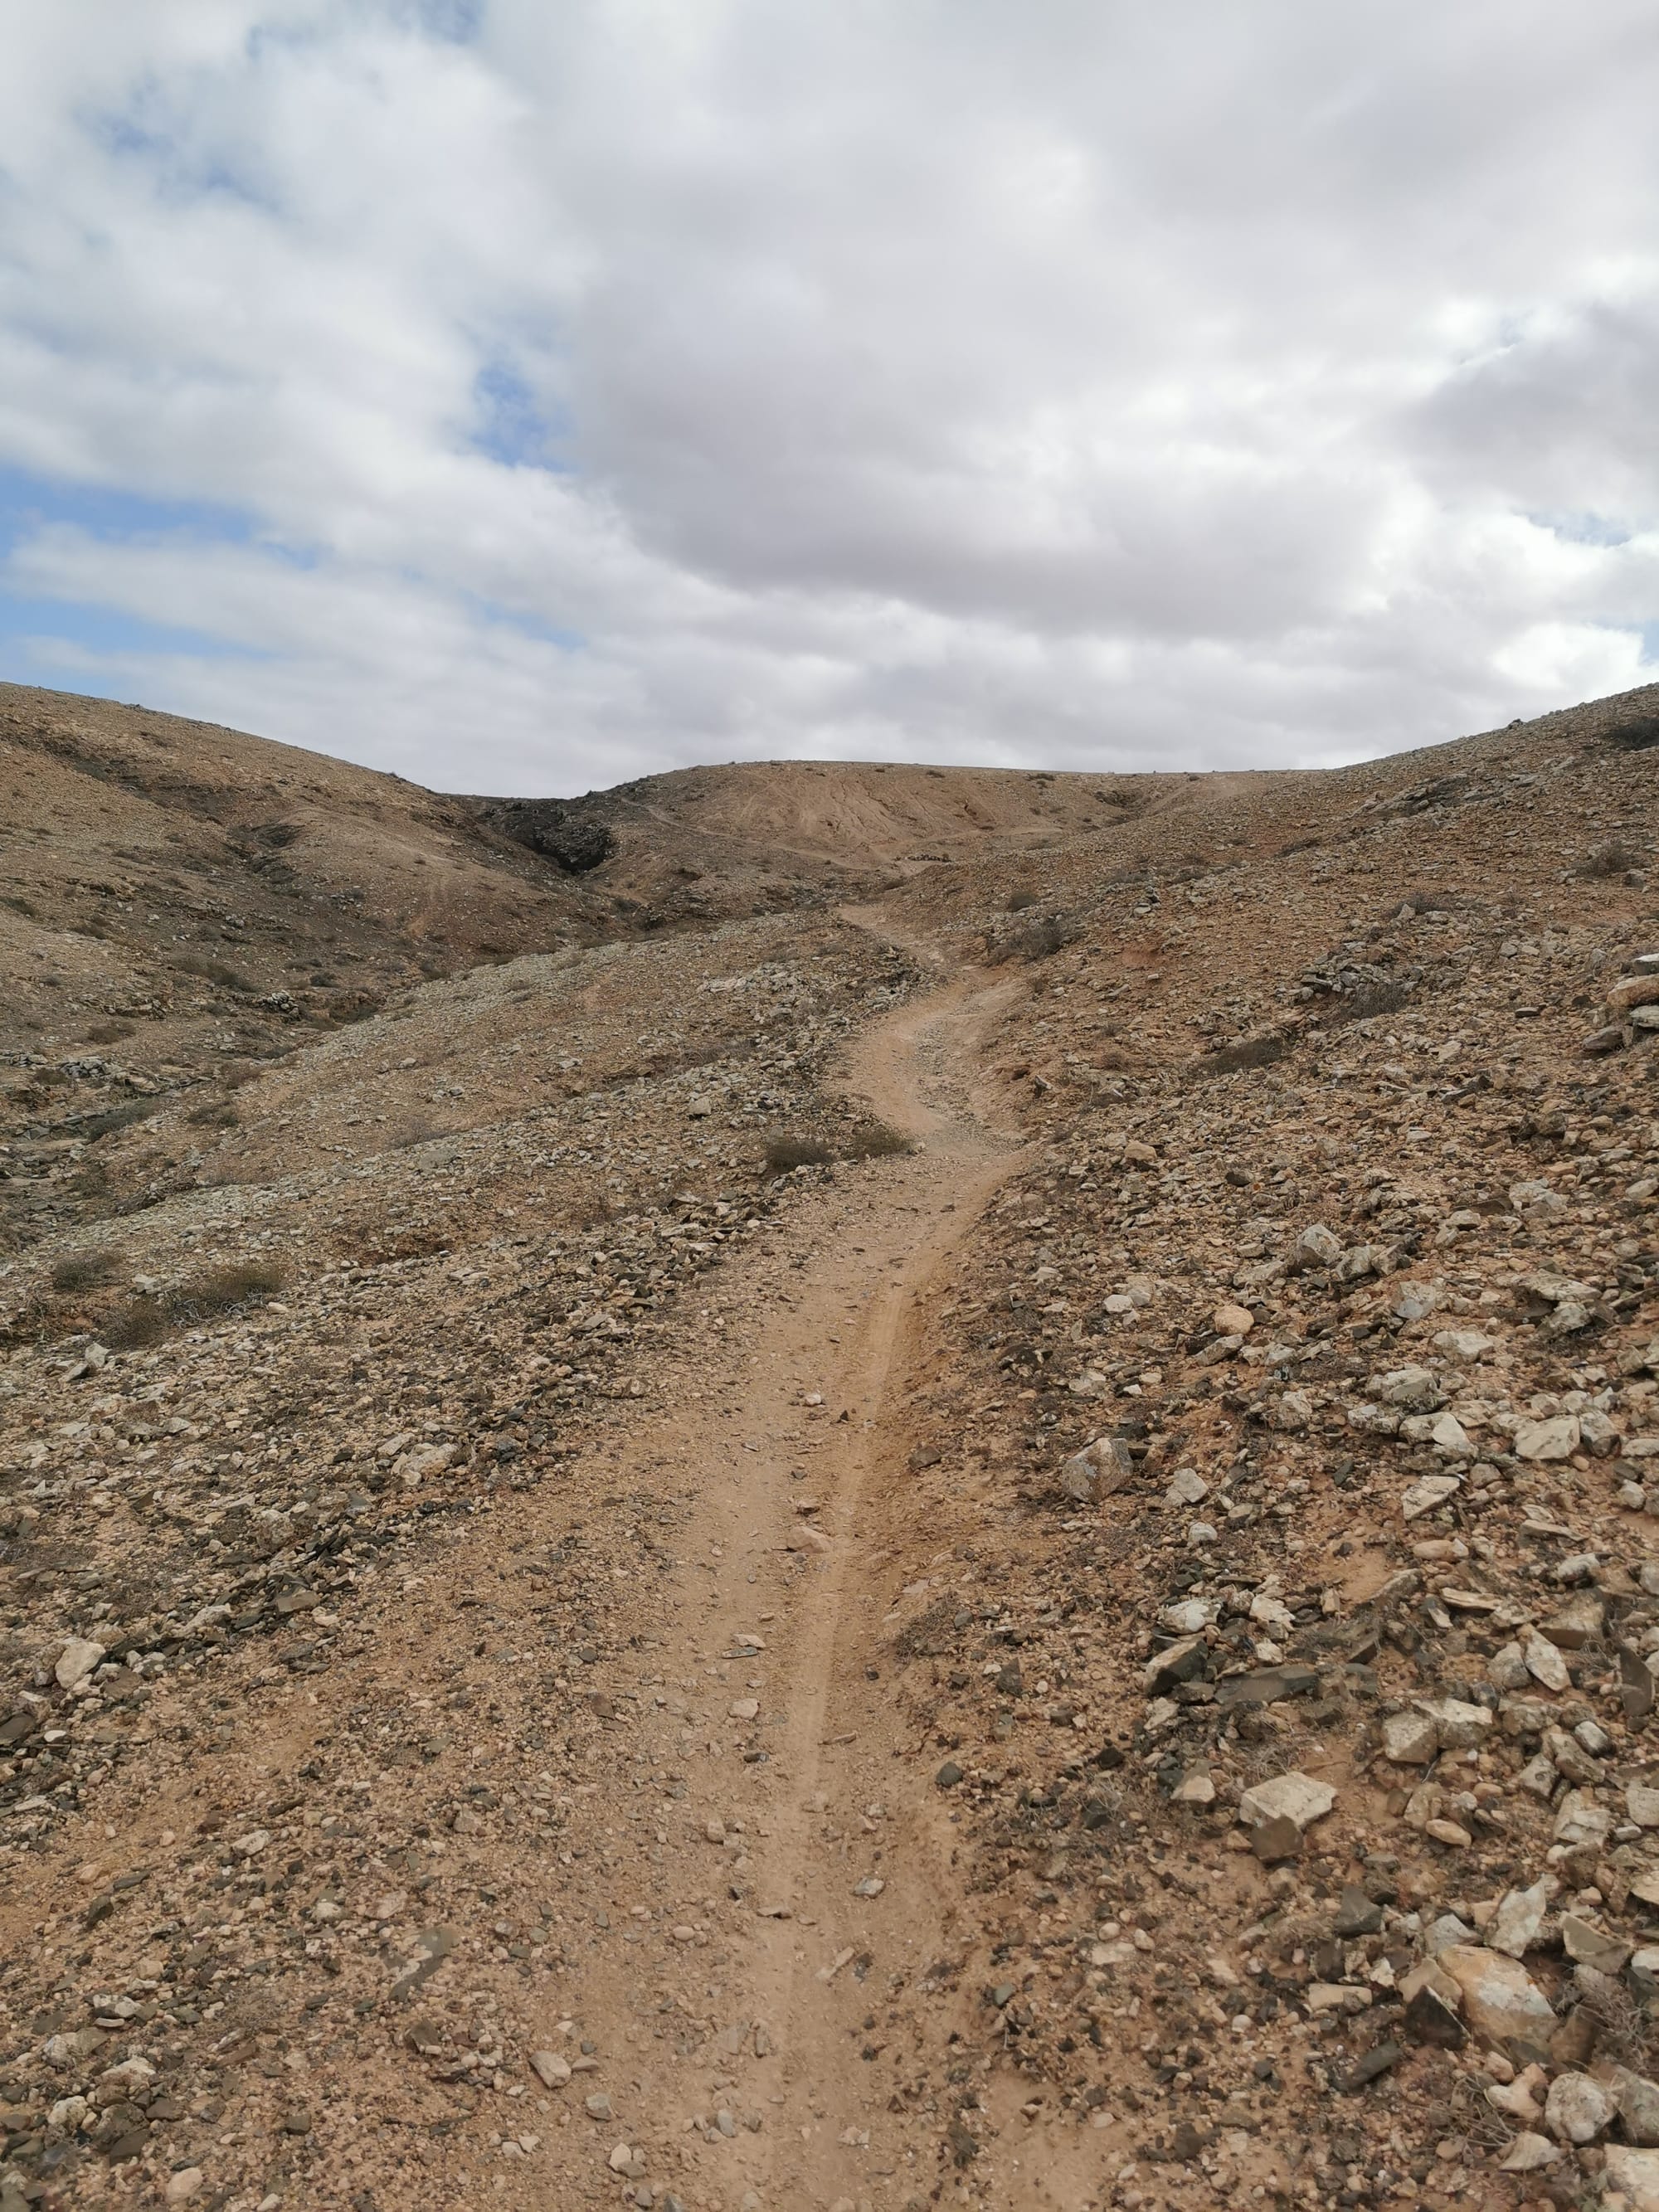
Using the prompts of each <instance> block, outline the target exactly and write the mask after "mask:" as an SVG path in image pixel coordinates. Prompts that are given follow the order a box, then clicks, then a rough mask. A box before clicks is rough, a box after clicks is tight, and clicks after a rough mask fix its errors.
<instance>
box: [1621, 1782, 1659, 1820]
mask: <svg viewBox="0 0 1659 2212" xmlns="http://www.w3.org/2000/svg"><path fill="white" fill-rule="evenodd" d="M1625 1803H1626V1807H1627V1808H1629V1812H1630V1816H1631V1818H1632V1820H1634V1821H1635V1823H1636V1825H1637V1826H1638V1828H1659V1790H1655V1789H1653V1788H1651V1787H1650V1785H1649V1784H1647V1783H1645V1782H1632V1784H1631V1785H1630V1787H1629V1788H1628V1789H1627V1790H1626V1792H1625Z"/></svg>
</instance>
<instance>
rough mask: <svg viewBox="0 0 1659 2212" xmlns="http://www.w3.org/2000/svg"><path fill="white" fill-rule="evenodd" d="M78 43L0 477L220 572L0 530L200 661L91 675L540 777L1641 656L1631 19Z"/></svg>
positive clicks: (1365, 717)
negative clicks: (506, 440) (492, 385)
mask: <svg viewBox="0 0 1659 2212" xmlns="http://www.w3.org/2000/svg"><path fill="white" fill-rule="evenodd" d="M100 22H102V23H103V25H104V29H105V33H106V34H105V35H103V36H100V38H99V39H97V40H88V38H86V37H85V36H84V35H82V33H81V31H80V30H79V29H78V28H77V27H76V24H75V23H74V22H73V21H70V20H69V19H68V18H66V17H65V16H64V15H63V14H62V13H61V12H59V13H54V12H53V11H42V12H40V14H39V15H30V16H29V17H28V18H27V21H26V22H25V24H24V25H23V27H22V28H21V31H20V32H19V33H17V35H16V37H15V40H14V46H15V47H16V48H17V49H18V50H19V51H21V52H23V53H24V55H25V57H26V61H27V66H26V67H24V68H22V69H21V70H17V69H15V70H12V71H11V72H9V76H8V78H7V79H6V80H5V81H3V82H0V143H3V146H4V148H5V149H6V150H5V154H4V156H3V160H4V163H5V168H4V174H3V179H0V191H3V193H4V200H3V207H4V210H5V214H6V217H7V225H8V232H9V240H10V244H9V252H8V255H7V257H6V258H4V260H3V261H0V461H4V462H6V463H9V464H10V465H14V466H17V467H21V468H22V469H25V470H27V471H31V472H32V473H33V475H34V476H35V477H37V478H45V479H48V480H51V479H58V480H61V481H62V482H63V483H66V484H74V485H78V486H82V487H85V486H103V487H108V488H111V489H121V490H126V491H132V492H137V493H141V494H143V495H148V496H149V497H152V498H156V499H165V500H169V501H180V500H182V501H205V502H210V503H213V504H215V505H216V506H218V507H223V508H227V509H230V510H233V511H235V512H236V513H240V514H242V515H244V516H246V518H247V520H248V522H249V525H250V530H249V534H248V536H247V538H246V542H245V543H241V544H236V545H234V546H230V547H225V546H221V545H215V544H211V543H208V542H204V539H203V538H202V536H201V535H200V533H193V532H190V531H168V530H166V529H163V528H161V527H159V526H158V527H157V528H156V529H155V530H151V531H149V532H137V533H136V534H134V535H132V536H131V537H130V538H127V539H126V540H125V541H123V540H121V539H118V538H117V539H114V540H112V539H111V538H108V537H107V536H100V535H97V534H94V533H92V532H88V531H86V530H84V529H76V528H69V527H66V526H61V525H57V526H54V525H46V526H39V527H33V528H30V529H27V530H26V531H25V532H23V534H22V536H21V540H20V542H19V544H18V545H17V547H16V550H15V552H14V554H13V556H12V558H11V562H10V564H9V577H8V580H9V582H10V583H11V585H12V587H13V588H14V589H16V590H20V591H27V592H31V593H32V594H34V595H36V596H39V597H51V596H54V595H55V596H58V597H60V598H64V599H78V600H81V601H82V602H83V603H89V604H93V605H106V606H108V607H110V608H111V609H112V610H114V611H118V612H120V613H122V614H124V615H127V616H133V617H140V618H143V619H144V620H148V621H150V622H154V623H161V624H166V625H171V626H173V627H175V628H178V627H184V628H188V629H196V630H198V631H199V630H205V631H207V632H208V633H209V634H210V635H215V636H217V637H219V638H222V640H224V641H227V642H228V643H230V644H233V645H234V646H237V647H243V648H246V652H244V653H233V654H231V655H229V656H228V657H224V658H220V659H211V658H207V657H192V656H191V655H189V654H187V653H185V654H181V653H176V652H173V651H171V650H167V651H165V652H161V651H158V652H157V653H142V652H139V653H135V652H132V651H131V650H124V651H122V652H120V653H106V654H104V655H101V656H100V655H98V654H96V653H94V654H91V655H89V656H88V655H87V654H86V653H84V652H83V653H82V658H81V660H80V661H79V662H78V663H77V665H81V666H84V669H85V680H86V682H87V683H88V684H89V685H91V686H94V687H96V688H105V689H110V690H115V691H116V692H117V693H118V694H119V695H120V696H145V697H147V698H152V699H154V700H155V702H156V703H158V704H161V703H165V704H176V705H179V706H180V707H181V708H185V710H186V711H197V712H202V713H210V714H214V715H216V716H220V717H222V718H224V719H228V720H236V721H240V722H242V723H244V724H245V725H246V726H253V727H258V728H264V729H267V730H269V731H270V732H272V733H273V734H279V735H285V736H288V737H291V738H295V739H297V740H299V741H301V742H305V743H311V744H319V745H322V746H325V747H329V748H338V749H340V750H347V751H350V752H353V753H355V754H356V755H357V756H358V757H364V758H373V759H374V760H376V761H377V762H379V763H380V764H382V765H397V766H399V767H401V768H402V769H404V771H405V772H407V773H410V774H414V775H423V776H426V777H428V778H430V779H432V780H435V781H441V782H449V783H452V784H453V783H457V782H461V783H472V784H477V782H479V781H491V782H494V783H495V784H497V785H498V786H501V787H508V786H517V787H526V788H538V789H560V788H568V787H576V786H580V785H581V784H583V783H586V782H590V781H600V780H605V779H607V778H609V777H611V776H613V775H627V774H631V773H635V772H638V771H639V770H641V769H646V768H652V767H659V766H665V765H670V764H673V763H678V762H681V761H684V760H688V759H692V758H705V757H730V756H744V755H751V754H759V755H763V756H767V757H775V756H777V755H781V754H787V753H791V752H795V753H802V754H807V755H817V756H826V755H833V754H836V753H843V754H844V753H858V752H865V753H870V752H881V753H887V754H890V755H894V754H896V755H908V756H911V757H923V758H932V759H941V758H952V757H956V758H964V759H966V758H977V759H984V760H995V761H1012V762H1018V761H1031V762H1036V761H1039V760H1047V761H1051V762H1053V763H1055V764H1060V765H1068V766H1082V765H1106V764H1110V763H1114V762H1121V763H1123V764H1125V765H1150V764H1160V765H1167V764H1169V763H1171V762H1178V763H1191V764H1194V765H1198V764H1204V765H1238V764H1248V763H1271V762H1276V761H1289V760H1292V759H1315V758H1317V759H1328V758H1339V757H1356V756H1358V755H1359V754H1362V753H1364V752H1367V751H1374V750H1382V749H1383V748H1385V747H1388V746H1390V745H1395V744H1408V743H1413V742H1425V741H1427V740H1428V739H1430V738H1437V737H1441V736H1445V735H1449V734H1453V733H1455V731H1456V730H1458V729H1459V728H1461V727H1467V726H1478V725H1479V724H1480V723H1482V722H1486V721H1492V720H1501V719H1506V718H1507V717H1508V716H1509V715H1510V714H1515V713H1528V712H1533V711H1536V710H1538V709H1540V708H1543V707H1546V706H1548V705H1551V704H1554V703H1558V702H1559V701H1561V700H1562V699H1564V698H1575V697H1578V696H1585V695H1586V694H1588V693H1589V692H1593V691H1595V690H1607V689H1612V688H1615V687H1616V686H1618V685H1620V684H1627V683H1633V682H1636V681H1639V680H1642V678H1643V676H1644V672H1645V673H1647V674H1650V673H1651V671H1650V670H1647V671H1644V665H1643V663H1642V659H1641V647H1640V643H1639V631H1640V627H1641V625H1643V624H1644V623H1649V622H1651V621H1653V620H1654V619H1655V618H1656V617H1659V563H1656V550H1655V547H1656V534H1659V483H1656V462H1655V458H1654V447H1653V441H1652V439H1651V435H1650V428H1649V424H1648V421H1647V414H1648V409H1647V407H1646V404H1645V401H1646V395H1647V394H1648V393H1650V392H1651V390H1652V388H1653V386H1654V377H1655V370H1656V368H1659V274H1656V270H1655V265H1654V263H1653V260H1652V257H1651V249H1650V240H1651V237H1652V234H1653V229H1654V223H1655V218H1656V215H1659V179H1656V176H1655V173H1654V163H1653V158H1652V154H1651V143H1652V135H1651V130H1650V116H1651V112H1652V110H1653V106H1654V94H1655V92H1656V90H1659V59H1656V56H1655V53H1654V51H1653V49H1652V46H1651V40H1650V18H1649V11H1648V10H1647V9H1646V7H1645V5H1638V4H1635V0H1606V3H1605V4H1603V5H1601V6H1599V7H1598V8H1596V9H1593V10H1590V11H1567V10H1563V9H1559V7H1557V6H1555V5H1554V4H1553V0H1516V4H1511V5H1509V6H1505V7H1502V8H1500V7H1498V5H1497V4H1496V0H1475V4H1474V5H1471V6H1470V7H1468V8H1465V9H1459V10H1450V11H1449V10H1446V9H1443V8H1439V7H1433V6H1430V5H1429V4H1427V0H1413V4H1409V5H1407V6H1405V7H1403V8H1402V7H1401V6H1400V5H1399V4H1397V0H1395V4H1390V5H1387V6H1384V5H1383V4H1381V0H1360V4H1358V5H1356V6H1354V7H1352V8H1348V9H1340V10H1316V9H1310V8H1308V7H1307V6H1306V5H1305V4H1304V0H1263V4H1262V5H1261V6H1259V7H1255V8H1252V9H1237V8H1236V7H1233V6H1231V5H1224V4H1222V0H1197V4H1195V5H1194V6H1192V7H1189V8H1187V9H1182V10H1178V11H1177V10H1148V9H1144V8H1139V7H1130V6H1128V5H1127V4H1123V0H1115V4H1107V5H1104V6H1102V5H1100V4H1099V0H1088V3H1087V4H1085V0H1042V4H1039V5H1038V6H1036V8H1034V9H1033V8H1026V9H1007V8H998V7H993V6H990V5H981V4H978V0H975V4H971V5H969V6H965V7H964V6H963V5H961V4H959V0H922V4H921V5H918V6H916V7H915V8H907V9H901V10H894V9H866V8H853V9H824V8H823V7H821V6H817V5H816V4H810V3H809V0H766V4H763V0H676V4H675V5H674V6H672V7H671V8H670V7H668V6H666V5H664V6H661V7H647V8H634V7H628V6H624V5H622V4H620V0H582V4H577V5H572V6H568V7H561V8H557V9H548V8H544V7H538V6H537V5H535V4H533V0H490V3H489V4H487V5H485V6H483V7H481V8H477V9H468V8H459V9H457V8H455V7H452V6H449V5H447V4H446V5H444V6H440V7H437V8H435V9H432V8H428V9H419V8H412V7H407V6H404V5H401V4H394V0H313V4H302V0H270V4H266V5H263V6H262V5H259V4H258V0H212V4H207V0H201V4H196V0H179V4H178V5H176V6H173V7H170V8H168V9H158V10H128V9H112V10H108V11H106V13H105V15H101V16H100ZM506 369H510V371H511V374H512V375H513V378H514V379H516V380H517V382H518V385H519V386H521V387H522V404H519V403H518V402H516V401H515V403H514V410H515V411H513V413H512V421H513V423H515V424H516V425H517V432H516V435H518V436H519V438H520V441H521V445H520V450H518V451H517V452H516V453H511V452H509V453H507V454H505V455H504V454H503V453H501V451H500V450H498V446H491V445H490V444H489V442H488V441H486V440H485V439H484V438H483V433H484V430H485V428H487V427H488V426H489V409H488V406H487V405H486V404H485V400H484V398H483V396H482V394H483V386H481V383H480V380H481V379H487V378H488V377H489V375H491V374H501V372H502V371H503V370H506ZM535 415H539V416H540V418H541V420H542V421H543V422H544V424H545V426H546V431H545V441H544V445H543V446H541V447H538V446H537V443H536V441H535V436H534V432H533V421H534V416H535ZM496 427H497V428H499V425H497V426H496ZM1586 518H1589V519H1590V520H1588V521H1587V520H1586ZM1595 518H1600V519H1601V520H1600V522H1599V523H1597V522H1595V520H1594V519H1595ZM1609 522H1611V524H1613V525H1616V527H1610V526H1606V525H1608V524H1609ZM1621 537H1622V538H1623V539H1624V540H1625V541H1626V542H1623V543H1616V542H1607V541H1612V540H1613V539H1617V538H1621ZM49 626H50V625H49V624H48V625H46V627H49ZM48 651H52V652H56V653H58V655H59V659H60V660H61V659H62V657H63V655H64V653H67V652H68V651H69V648H67V647H62V646H61V645H59V646H57V647H47V646H46V645H44V644H43V645H42V646H41V647H40V652H41V653H47V652H48ZM12 672H15V673H20V674H27V673H28V669H27V667H26V666H22V665H16V661H15V656H14V666H13V670H12Z"/></svg>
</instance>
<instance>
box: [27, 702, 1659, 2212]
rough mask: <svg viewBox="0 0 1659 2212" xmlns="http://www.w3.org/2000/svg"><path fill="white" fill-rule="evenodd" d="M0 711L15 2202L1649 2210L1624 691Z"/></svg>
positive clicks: (1646, 1092)
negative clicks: (620, 713) (373, 726)
mask: <svg viewBox="0 0 1659 2212" xmlns="http://www.w3.org/2000/svg"><path fill="white" fill-rule="evenodd" d="M0 708H3V709H4V710H5V711H7V712H9V714H10V715H11V718H12V719H11V720H10V722H9V724H7V725H6V726H5V729H6V734H7V737H8V751H7V754H6V758H5V766H4V769H3V770H0V776H3V777H4V778H5V779H7V781H6V783H5V785H4V787H5V788H6V789H7V790H8V791H9V794H10V799H9V804H10V807H11V811H10V812H9V814H8V816H7V817H6V823H5V835H6V839H7V842H6V843H5V845H4V848H3V853H4V866H5V869H6V881H5V884H4V885H3V896H4V897H5V899H6V900H7V901H8V902H9V903H7V904H5V905H3V906H0V963H3V966H0V1087H3V1090H4V1093H5V1099H4V1105H3V1113H4V1115H5V1120H4V1124H3V1127H0V1223H3V1227H0V1239H3V1242H0V2212H12V2208H14V2207H16V2208H21V2207H23V2206H26V2205H27V2206H36V2205H39V2206H43V2207H45V2208H46V2212H58V2208H69V2207H71V2206H79V2205H82V2204H85V2205H89V2206H98V2207H110V2208H115V2207H120V2208H124V2212H125V2208H127V2207H132V2208H135V2212H136V2208H138V2207H141V2206H143V2207H149V2206H150V2205H154V2204H156V2203H161V2204H167V2203H174V2204H185V2203H199V2204H207V2205H215V2206H218V2207H221V2208H222V2212H259V2208H264V2212H278V2207H291V2206H297V2205H305V2206H307V2207H310V2206H312V2205H313V2204H314V2205H318V2206H325V2207H328V2208H335V2207H340V2208H346V2207H349V2208H351V2212H366V2208H368V2207H371V2206H372V2207H374V2208H375V2212H404V2208H410V2212H415V2208H420V2212H425V2208H428V2207H433V2208H438V2207H443V2208H448V2207H450V2206H452V2205H454V2204H457V2203H471V2202H473V2201H474V2200H475V2199H476V2200H477V2201H480V2202H488V2203H491V2204H492V2205H499V2206H501V2207H502V2208H503V2212H542V2208H544V2207H545V2206H546V2205H548V2204H558V2205H561V2206H563V2205H566V2204H571V2205H587V2204H622V2205H627V2206H631V2207H633V2208H635V2212H638V2209H639V2208H641V2207H646V2208H649V2212H796V2208H798V2207H800V2208H805V2207H811V2208H814V2212H823V2208H830V2212H861V2208H869V2212H926V2208H927V2207H930V2206H932V2205H933V2204H936V2203H937V2204H942V2205H951V2206H958V2205H963V2204H976V2205H981V2206H983V2207H986V2208H987V2212H989V2208H996V2212H1108V2208H1111V2212H1119V2208H1121V2212H1206V2209H1207V2208H1210V2207H1212V2206H1214V2205H1216V2204H1218V2203H1225V2204H1230V2205H1231V2204H1241V2205H1249V2206H1257V2205H1259V2206H1261V2207H1263V2208H1268V2207H1271V2208H1274V2212H1289V2208H1291V2207H1299V2206H1303V2205H1333V2206H1339V2207H1343V2208H1358V2207H1367V2208H1371V2207H1376V2208H1383V2207H1387V2208H1390V2212H1393V2208H1397V2207H1402V2206H1410V2207H1413V2208H1415V2212H1468V2208H1471V2207H1474V2206H1479V2207H1480V2208H1481V2212H1521V2208H1523V2207H1524V2208H1529V2212H1541V2208H1543V2207H1546V2206H1547V2207H1550V2208H1552V2212H1568V2208H1574V2207H1577V2208H1583V2207H1587V2206H1590V2205H1597V2206H1599V2207H1602V2208H1605V2212H1639V2208H1641V2207H1642V2206H1644V2205H1647V2204H1651V2203H1659V1723H1656V1719H1655V1710H1656V1705H1659V874H1656V851H1655V847H1656V839H1659V829H1656V823H1659V809H1656V805H1655V778H1656V775H1659V687H1656V688H1654V689H1650V690H1645V691H1643V692H1638V693H1632V694H1628V695H1626V696H1623V697H1620V698H1615V699H1611V700H1605V701H1600V702H1594V703H1592V704H1590V705H1588V706H1584V707H1580V708H1573V709H1571V710H1569V711H1565V712H1563V713H1561V714H1553V715H1549V716H1546V717H1543V718H1541V720H1537V721H1534V722H1532V723H1528V724H1525V725H1516V726H1511V727H1510V728H1506V729H1502V730H1498V731H1492V732H1486V733H1484V734H1481V735H1479V736H1476V737H1472V738H1462V739H1459V740H1457V741H1455V742H1454V743H1450V744H1437V745H1433V746H1430V747H1426V748H1425V749H1424V750H1420V751H1417V752H1413V753H1411V754H1409V755H1406V756H1401V757H1398V758H1395V759H1390V760H1385V761H1378V762H1373V763H1365V764H1364V765H1360V766H1357V767H1353V768H1350V769H1340V770H1336V771H1333V772H1330V773H1328V774H1311V773H1309V774H1304V773H1297V774H1284V775H1254V776H1248V777H1238V776H1229V777H1189V776H1185V775H1170V776H1161V777H1135V778H1115V777H1112V776H1109V775H1099V776H1095V775H1087V776H1075V777H1059V776H1055V777H1046V776H1043V775H1000V774H989V773H982V772H979V771H936V770H933V769H897V768H894V769H884V768H881V767H875V766H867V767H866V766H842V767H823V768H819V767H815V766H811V765H805V764H795V765H785V764H761V765H757V766H750V767H743V768H731V769H700V770H695V771H689V772H687V773H686V774H684V775H675V776H667V777H660V778H653V779H650V780H648V781H646V782H643V783H640V784H635V785H631V786H628V787H623V788H622V789H620V790H618V791H617V792H613V793H598V794H590V795H589V796H587V797H586V798H582V799H569V800H563V801H550V800H541V801H534V802H513V801H509V800H483V799H459V798H442V797H437V796H434V795H433V794H430V793H422V792H419V791H416V790H415V789H414V788H413V787H410V786H408V785H406V784H402V783H399V782H398V781H396V780H395V779H390V778H385V777H375V776H371V775H365V774H363V773H362V772H360V771H357V770H355V769H345V768H342V767H339V766H338V765H337V764H335V763H330V762H328V761H325V760H324V759H322V758H320V757H318V756H315V755H311V754H306V753H299V752H295V751H293V750H289V749H284V748H282V747H278V746H274V745H264V744H260V743H259V742H258V740H256V739H252V738H237V737H234V736H232V735H231V734H229V733H226V732H217V731H204V730H202V729H200V728H199V727H198V726H196V725H192V724H185V723H179V722H173V721H169V720H167V718H164V717H155V716H151V715H149V714H141V713H140V712H139V711H138V710H136V709H125V708H108V707H105V706H101V705H100V704H98V703H97V702H90V701H79V700H70V699H65V698H62V697H58V696H54V695H46V694H22V693H17V692H12V693H10V694H7V695H3V697H0Z"/></svg>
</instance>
